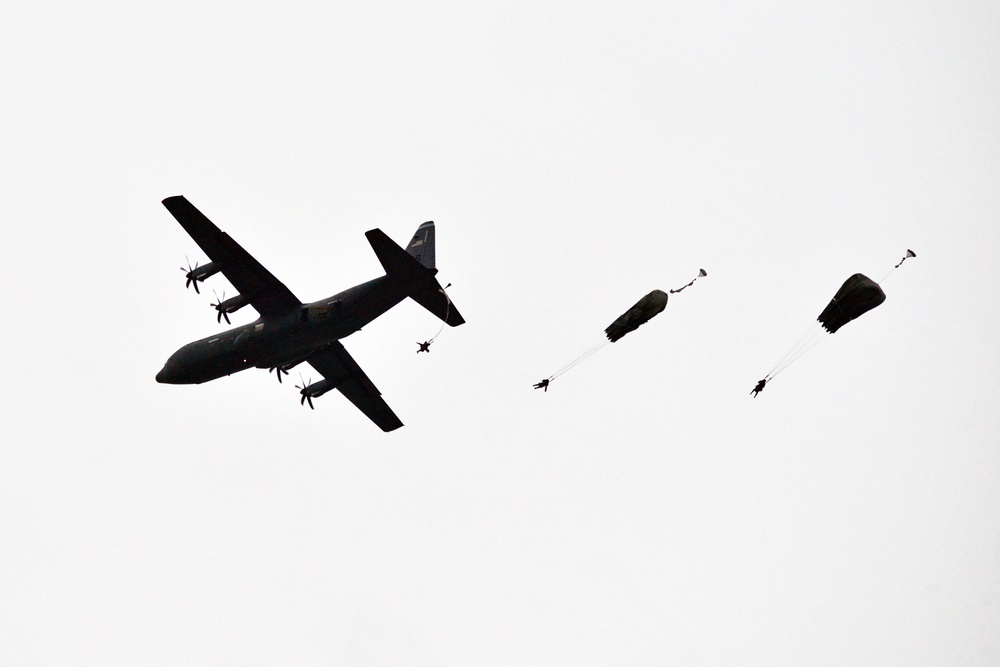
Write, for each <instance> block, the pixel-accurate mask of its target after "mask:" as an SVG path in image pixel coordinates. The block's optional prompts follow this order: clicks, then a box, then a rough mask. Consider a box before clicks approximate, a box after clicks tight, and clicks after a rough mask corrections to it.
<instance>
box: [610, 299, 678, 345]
mask: <svg viewBox="0 0 1000 667" xmlns="http://www.w3.org/2000/svg"><path fill="white" fill-rule="evenodd" d="M666 307H667V293H666V292H664V291H663V290H658V289H655V290H653V291H652V292H650V293H649V294H647V295H646V296H644V297H642V298H641V299H639V300H638V301H636V302H635V305H634V306H632V307H631V308H629V309H628V310H626V311H625V312H624V313H622V314H621V315H620V316H619V317H618V319H617V320H615V321H614V322H612V323H611V324H610V325H609V326H608V328H607V329H605V330H604V333H605V335H606V336H607V337H608V340H609V341H611V342H612V343H614V342H615V341H617V340H620V339H621V337H622V336H624V335H625V334H627V333H631V332H633V331H635V330H636V329H638V328H639V327H641V326H642V325H643V324H645V323H646V322H648V321H650V320H651V319H653V318H654V317H656V316H657V315H659V314H660V313H662V312H663V309H664V308H666Z"/></svg>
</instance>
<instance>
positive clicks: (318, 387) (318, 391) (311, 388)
mask: <svg viewBox="0 0 1000 667" xmlns="http://www.w3.org/2000/svg"><path fill="white" fill-rule="evenodd" d="M338 384H340V383H339V382H334V381H333V380H328V379H323V380H320V381H319V382H313V383H312V384H310V385H306V386H305V387H303V388H302V391H301V392H300V393H301V394H302V395H303V396H308V397H310V398H319V397H320V396H322V395H323V394H325V393H326V392H328V391H330V390H331V389H336V388H337V385H338Z"/></svg>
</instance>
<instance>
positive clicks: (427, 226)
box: [406, 221, 434, 269]
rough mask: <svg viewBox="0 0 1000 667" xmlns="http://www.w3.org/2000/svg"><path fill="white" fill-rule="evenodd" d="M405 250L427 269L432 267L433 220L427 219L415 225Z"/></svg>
mask: <svg viewBox="0 0 1000 667" xmlns="http://www.w3.org/2000/svg"><path fill="white" fill-rule="evenodd" d="M406 252H408V253H410V255H412V256H413V258H414V259H416V260H417V261H418V262H420V263H421V264H423V265H424V266H425V267H427V268H428V269H433V268H434V222H433V221H428V222H425V223H424V224H422V225H420V226H419V227H417V231H416V232H414V233H413V238H412V239H410V244H409V245H408V246H406Z"/></svg>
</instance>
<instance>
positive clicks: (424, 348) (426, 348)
mask: <svg viewBox="0 0 1000 667" xmlns="http://www.w3.org/2000/svg"><path fill="white" fill-rule="evenodd" d="M417 347H418V349H417V354H420V353H421V352H430V351H431V342H430V341H429V340H425V341H424V342H423V343H417Z"/></svg>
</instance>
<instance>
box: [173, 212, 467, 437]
mask: <svg viewBox="0 0 1000 667" xmlns="http://www.w3.org/2000/svg"><path fill="white" fill-rule="evenodd" d="M163 205H164V206H166V207H167V210H168V211H170V213H171V214H172V215H173V216H174V217H175V218H177V221H178V222H179V223H181V226H182V227H183V228H184V229H185V231H187V233H188V234H190V235H191V238H193V239H194V240H195V242H196V243H197V244H198V245H199V246H201V249H202V250H203V251H204V252H205V254H206V255H208V257H209V259H210V260H211V261H210V262H209V263H208V264H204V265H202V266H198V265H195V267H194V268H193V269H192V268H191V267H190V266H189V267H188V269H187V273H186V275H185V277H186V278H187V285H188V286H191V285H194V287H195V291H197V290H198V283H199V282H203V281H204V280H205V279H206V278H208V277H210V276H212V275H214V274H216V273H219V272H220V271H221V272H222V274H223V275H224V276H225V277H226V278H228V279H229V282H230V283H232V284H233V287H235V288H236V289H237V290H238V291H239V294H238V295H237V296H234V297H232V298H230V299H226V300H221V299H219V300H218V302H217V303H215V304H213V305H214V306H215V309H216V310H217V311H218V313H219V314H218V319H219V321H220V322H221V321H222V318H223V317H225V318H226V322H227V323H228V322H229V314H230V313H232V312H235V311H237V310H239V309H240V308H242V307H244V306H246V305H251V306H253V307H254V309H255V310H256V311H257V312H258V313H260V317H259V318H258V319H257V320H255V321H253V322H251V323H250V324H246V325H244V326H239V327H236V328H234V329H230V330H229V331H224V332H222V333H219V334H216V335H214V336H209V337H207V338H203V339H201V340H198V341H195V342H193V343H189V344H187V345H185V346H184V347H182V348H181V349H179V350H177V351H176V352H174V354H173V355H171V356H170V358H169V359H168V360H167V363H166V364H165V365H164V366H163V370H161V371H160V372H159V373H157V375H156V381H157V382H165V383H168V384H201V383H202V382H208V381H209V380H215V379H216V378H220V377H222V376H224V375H232V374H233V373H236V372H238V371H242V370H245V369H247V368H267V369H269V372H270V371H274V372H275V373H276V374H277V376H278V381H279V382H280V381H281V375H282V374H285V375H287V374H288V371H289V369H291V368H292V367H293V366H296V365H298V364H300V363H302V362H303V361H305V362H307V363H308V364H309V365H310V366H312V367H313V368H315V369H316V371H317V372H319V373H320V374H321V375H322V376H323V379H322V380H319V381H317V382H313V383H312V384H306V383H305V382H303V383H302V384H303V385H304V386H301V387H297V388H298V389H299V390H300V391H299V393H300V394H301V395H302V399H301V401H300V402H301V403H302V404H303V405H304V404H305V403H306V402H308V403H309V407H310V408H311V407H313V399H314V398H318V397H319V396H322V395H323V394H325V393H326V392H328V391H330V390H331V389H338V390H339V391H340V393H342V394H343V395H344V396H346V397H347V399H348V400H349V401H351V403H354V405H356V406H357V407H358V408H359V409H360V410H361V411H362V412H363V413H365V415H367V416H368V418H369V419H371V420H372V421H373V422H375V423H376V424H377V425H378V426H379V427H380V428H381V429H382V430H383V431H392V430H393V429H397V428H399V427H400V426H402V425H403V422H401V421H400V420H399V417H397V416H396V415H395V413H393V411H392V409H391V408H389V406H388V405H387V404H386V402H385V401H384V400H382V396H381V393H380V392H379V390H378V389H376V388H375V385H374V384H372V381H371V380H369V379H368V376H367V375H365V373H364V371H362V370H361V367H360V366H358V364H357V362H355V361H354V359H352V358H351V355H349V354H348V353H347V350H346V349H344V346H343V345H341V344H340V343H339V342H338V341H339V340H340V339H341V338H346V337H347V336H349V335H351V334H352V333H354V332H355V331H358V330H359V329H361V327H363V326H365V325H366V324H368V323H369V322H371V321H372V320H374V319H375V318H376V317H378V316H379V315H381V314H383V313H385V312H386V311H388V310H389V309H390V308H392V307H393V306H395V305H396V304H398V303H399V302H401V301H402V300H403V299H405V298H406V297H410V298H411V299H413V300H414V301H416V302H417V303H419V304H420V305H421V306H423V307H424V308H426V309H427V310H429V311H430V312H431V313H433V314H434V315H436V316H438V317H439V318H441V319H442V320H443V321H444V322H445V323H446V324H448V325H450V326H453V327H455V326H458V325H459V324H464V323H465V320H464V319H462V316H461V315H460V314H459V312H458V310H457V309H456V308H455V306H454V304H452V303H451V300H450V299H449V298H448V295H447V294H446V293H445V291H444V289H442V287H441V284H440V283H439V282H438V281H437V279H436V278H435V277H434V276H435V274H437V269H436V268H435V267H434V223H433V222H425V223H424V224H422V225H420V227H419V228H417V231H416V233H415V234H414V235H413V238H412V239H411V240H410V243H409V245H408V246H407V247H406V250H405V251H404V250H403V249H402V248H400V247H399V246H398V245H396V243H394V242H393V241H392V239H390V238H389V237H388V236H386V235H385V233H383V232H382V230H380V229H372V230H371V231H368V232H365V236H367V237H368V242H369V243H371V246H372V249H373V250H374V251H375V255H376V256H377V257H378V259H379V261H380V262H382V267H383V268H384V269H385V275H384V276H382V277H380V278H375V279H374V280H369V281H368V282H365V283H361V284H360V285H356V286H354V287H351V288H350V289H347V290H344V291H343V292H341V293H340V294H335V295H333V296H331V297H328V298H326V299H321V300H320V301H315V302H313V303H306V304H303V303H302V302H300V301H299V300H298V299H297V298H296V297H295V295H294V294H292V293H291V291H290V290H289V289H288V288H287V287H285V286H284V284H282V283H281V282H280V281H279V280H278V279H277V278H275V277H274V276H273V275H271V273H270V272H269V271H268V270H267V269H265V268H264V267H263V266H262V265H261V264H260V262H258V261H257V260H256V259H254V258H253V257H252V256H251V255H250V253H248V252H247V251H246V250H244V249H243V248H242V247H240V245H239V244H238V243H236V241H234V240H233V239H232V237H230V236H229V234H226V233H225V232H223V231H221V230H220V229H219V228H218V227H216V226H215V224H213V223H212V221H211V220H209V219H208V218H206V217H205V216H204V215H203V214H202V213H201V211H199V210H198V209H196V208H195V207H194V206H193V205H192V204H191V203H190V202H189V201H188V200H187V199H185V198H184V197H182V196H178V197H168V198H166V199H164V200H163ZM182 270H183V269H182Z"/></svg>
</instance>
